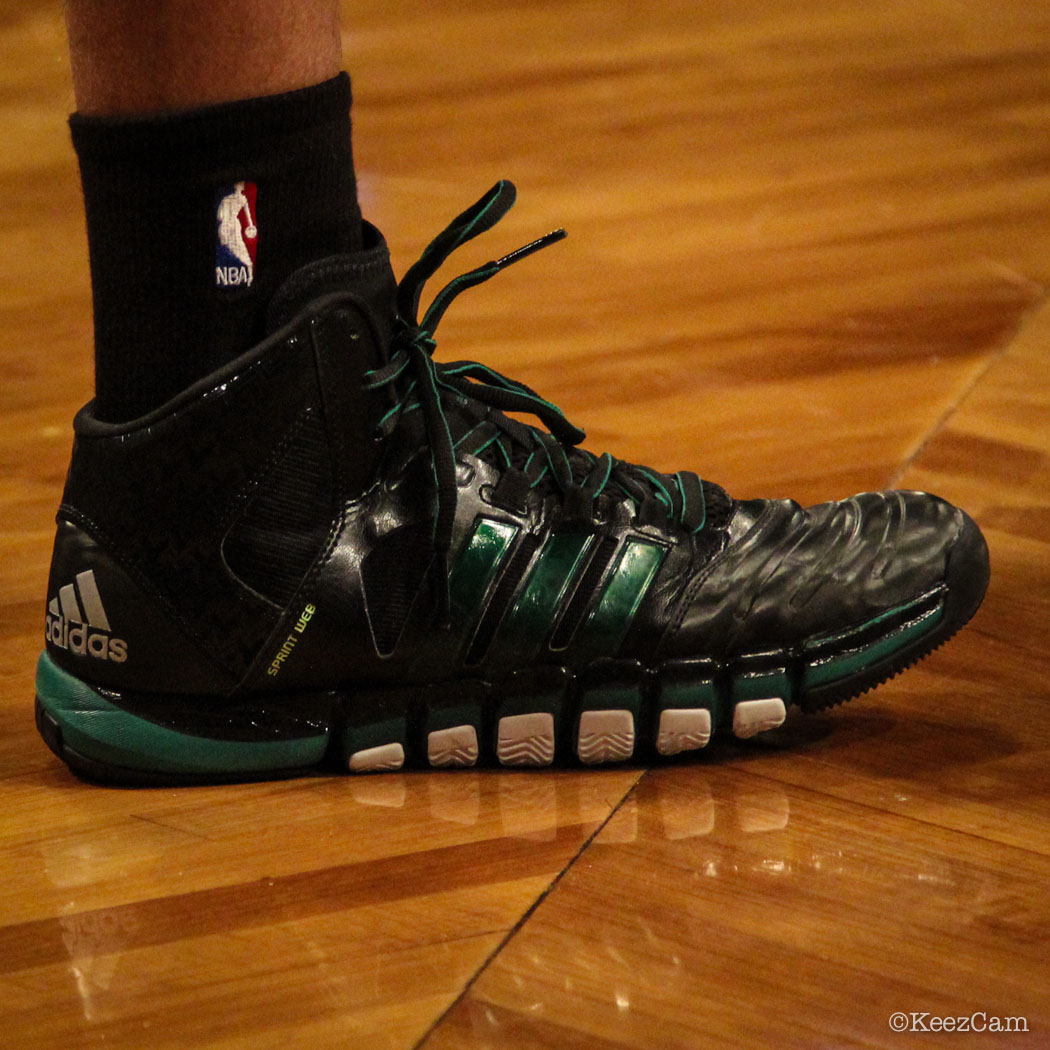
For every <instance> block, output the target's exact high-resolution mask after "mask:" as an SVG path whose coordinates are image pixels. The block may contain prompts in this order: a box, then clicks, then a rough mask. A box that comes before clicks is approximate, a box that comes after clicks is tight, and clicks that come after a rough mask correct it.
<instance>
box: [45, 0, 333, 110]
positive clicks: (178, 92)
mask: <svg viewBox="0 0 1050 1050" xmlns="http://www.w3.org/2000/svg"><path fill="white" fill-rule="evenodd" d="M66 22H67V26H68V29H69V46H70V53H71V58H72V68H73V89H74V92H75V94H76V100H77V109H78V110H79V111H80V113H81V114H84V115H117V114H141V113H157V112H163V111H165V110H177V109H188V108H192V107H197V106H204V105H211V104H214V103H219V102H230V101H233V100H235V99H242V98H254V97H258V96H260V95H273V94H277V93H278V92H282V91H292V90H295V89H296V88H302V87H307V86H309V85H311V84H317V83H320V82H321V81H322V80H327V79H328V78H330V77H333V76H335V75H336V74H337V73H338V72H339V70H340V69H341V67H342V49H341V46H340V36H339V10H338V3H337V2H336V0H252V2H251V3H245V2H244V0H67V2H66Z"/></svg>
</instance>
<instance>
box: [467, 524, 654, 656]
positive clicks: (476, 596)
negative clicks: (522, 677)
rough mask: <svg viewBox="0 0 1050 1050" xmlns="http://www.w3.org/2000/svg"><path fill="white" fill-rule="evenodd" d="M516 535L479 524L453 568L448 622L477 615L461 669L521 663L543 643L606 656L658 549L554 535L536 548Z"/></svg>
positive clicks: (636, 542)
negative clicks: (451, 614)
mask: <svg viewBox="0 0 1050 1050" xmlns="http://www.w3.org/2000/svg"><path fill="white" fill-rule="evenodd" d="M520 531H521V530H520V529H519V527H518V526H516V525H513V524H509V523H507V522H501V521H495V520H493V519H490V518H484V517H479V518H478V519H477V521H476V522H475V523H474V529H473V532H472V533H471V535H470V537H469V539H468V540H467V542H466V544H465V546H464V547H463V550H462V552H461V553H460V555H459V557H458V558H457V560H456V564H455V567H454V568H453V570H452V576H451V579H450V591H451V600H452V608H453V612H454V614H455V613H458V616H457V617H456V618H457V619H462V620H466V621H467V622H470V621H471V620H472V619H473V618H474V617H475V616H476V615H477V612H476V611H477V609H478V608H485V612H484V614H483V615H482V617H481V619H480V621H479V622H478V623H477V626H476V629H475V631H474V635H473V638H472V640H471V643H470V646H469V648H468V650H467V657H466V664H467V666H477V665H478V664H480V663H481V662H482V661H483V660H491V661H495V662H498V663H499V664H501V665H503V666H508V667H515V666H519V667H520V666H527V665H528V664H529V663H531V662H532V660H533V659H535V657H536V656H537V655H538V654H539V653H540V651H541V649H543V648H544V647H545V646H546V647H549V648H551V649H553V650H554V651H558V650H564V649H566V648H568V647H569V646H570V645H571V646H572V649H573V652H574V656H577V657H578V658H579V659H582V660H585V661H591V660H594V659H597V658H599V657H602V656H615V655H616V653H617V651H618V650H619V648H620V645H621V643H622V642H623V639H624V637H625V636H626V634H627V631H628V629H629V628H630V626H631V622H632V621H633V619H634V616H635V614H636V613H637V611H638V609H639V607H640V606H641V604H642V601H643V599H644V598H645V594H646V592H647V591H648V589H649V586H650V584H651V583H652V581H653V579H654V578H655V576H656V573H657V571H658V570H659V568H660V565H661V564H662V562H663V559H664V555H665V554H666V549H665V548H664V547H662V546H659V545H658V544H655V543H648V542H646V541H645V540H642V539H639V538H638V537H629V538H627V539H626V540H624V541H623V542H622V543H619V544H617V543H616V541H615V540H606V541H601V542H599V540H598V538H597V537H596V536H594V535H593V534H591V533H586V532H582V531H561V532H554V533H552V534H551V535H550V536H549V537H548V538H547V540H546V542H545V543H544V544H543V546H542V548H539V541H538V540H537V539H536V538H535V537H533V536H531V535H529V534H527V535H525V536H522V537H521V538H520V539H519V538H518V534H519V532H520ZM516 541H517V542H516ZM537 548H539V549H538V553H537ZM486 599H488V602H487V604H486Z"/></svg>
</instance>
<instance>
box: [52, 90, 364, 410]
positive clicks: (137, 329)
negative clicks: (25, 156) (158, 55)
mask: <svg viewBox="0 0 1050 1050" xmlns="http://www.w3.org/2000/svg"><path fill="white" fill-rule="evenodd" d="M69 123H70V128H71V130H72V133H73V145H74V146H75V148H76V151H77V156H78V158H79V160H80V173H81V179H82V182H83V186H84V204H85V210H86V212H87V228H88V245H89V248H90V256H91V285H92V294H93V298H94V306H95V392H96V405H95V412H96V415H97V416H98V417H99V418H101V419H104V420H107V421H112V422H116V421H124V420H128V419H133V418H135V417H137V416H139V415H142V414H143V413H145V412H148V411H149V410H150V409H152V408H155V407H157V406H158V405H160V404H162V403H163V402H164V401H166V400H167V399H168V398H170V397H172V396H173V395H174V394H176V393H178V392H179V391H180V390H182V389H184V388H185V387H187V386H189V385H190V384H191V383H193V382H194V381H195V380H197V379H199V378H200V377H202V376H204V375H207V374H208V373H209V372H210V371H212V370H214V369H215V368H217V367H219V366H220V365H222V364H225V363H226V362H227V361H229V360H231V359H232V358H234V357H236V356H237V355H238V354H240V353H243V352H244V351H245V350H247V349H248V348H249V347H250V346H251V345H252V344H253V343H255V342H257V341H258V340H259V339H260V338H261V337H262V335H263V334H264V332H263V328H264V324H265V314H266V308H267V306H268V304H269V301H270V299H271V297H272V295H273V293H274V291H275V290H276V289H277V287H278V285H280V283H281V282H282V281H283V280H284V278H285V277H287V276H288V275H289V274H291V273H292V272H293V271H295V270H296V269H298V268H299V267H300V266H302V265H304V264H305V263H308V262H310V261H312V260H314V259H318V258H322V257H323V256H326V255H334V254H336V253H340V252H351V251H356V250H357V249H359V248H360V247H361V212H360V209H359V207H358V203H357V186H356V183H355V180H354V165H353V155H352V152H351V146H350V79H349V77H347V75H346V74H345V73H342V74H340V75H339V76H337V77H334V78H333V79H332V80H327V81H325V82H324V83H322V84H318V85H316V86H315V87H308V88H304V89H303V90H301V91H290V92H288V93H287V94H282V95H271V96H268V97H265V98H254V99H247V100H245V101H241V102H231V103H226V104H223V105H218V106H209V107H207V108H205V109H199V110H192V111H187V112H181V113H172V114H162V115H157V116H148V117H84V116H81V115H80V114H74V115H73V116H72V117H71V118H70V122H69Z"/></svg>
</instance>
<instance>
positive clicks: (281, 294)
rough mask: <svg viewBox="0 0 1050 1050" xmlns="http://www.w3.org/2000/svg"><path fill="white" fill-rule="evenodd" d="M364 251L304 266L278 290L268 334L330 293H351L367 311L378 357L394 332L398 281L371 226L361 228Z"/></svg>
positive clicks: (268, 320) (270, 311)
mask: <svg viewBox="0 0 1050 1050" xmlns="http://www.w3.org/2000/svg"><path fill="white" fill-rule="evenodd" d="M364 239H365V247H364V248H363V249H362V250H361V251H359V252H353V253H349V254H346V255H330V256H328V257H327V258H324V259H317V260H315V261H314V262H312V263H307V265H306V266H303V267H302V268H301V269H298V270H296V271H295V273H293V274H292V275H291V276H290V277H289V278H288V279H287V280H286V281H285V282H284V284H282V285H281V287H280V288H278V289H277V292H276V294H275V295H274V297H273V299H272V300H271V301H270V307H269V309H268V310H267V313H266V330H267V334H270V333H272V332H275V331H276V330H277V329H278V328H281V327H282V326H283V325H286V324H287V323H288V322H289V321H290V320H291V319H292V318H293V317H295V315H296V314H297V313H299V312H300V311H301V310H303V309H305V308H306V307H307V306H309V305H310V303H312V302H313V301H314V300H315V299H320V298H321V297H322V296H325V295H330V294H331V293H333V292H352V293H353V294H354V295H356V296H357V297H358V298H359V299H361V300H362V301H363V302H364V303H365V304H366V305H367V307H368V312H369V313H370V315H371V317H372V320H373V321H374V322H375V325H376V328H377V329H378V332H379V336H380V340H379V346H380V348H381V351H380V352H381V353H383V354H384V356H385V350H386V347H387V345H388V344H389V342H390V339H391V337H392V336H393V332H394V322H395V319H396V317H397V305H396V302H397V281H396V279H395V278H394V271H393V270H392V269H391V267H390V250H389V249H388V248H387V246H386V241H385V240H384V239H383V235H382V234H381V233H380V232H379V230H377V229H376V228H375V227H374V226H373V225H372V224H371V223H368V222H366V223H365V224H364Z"/></svg>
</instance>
